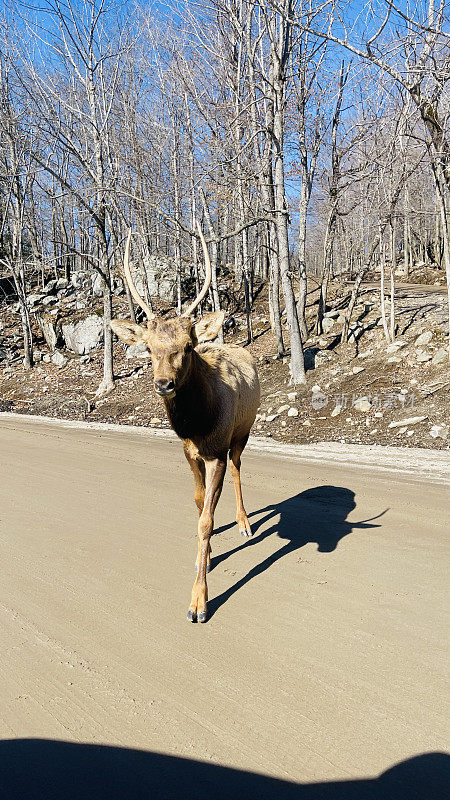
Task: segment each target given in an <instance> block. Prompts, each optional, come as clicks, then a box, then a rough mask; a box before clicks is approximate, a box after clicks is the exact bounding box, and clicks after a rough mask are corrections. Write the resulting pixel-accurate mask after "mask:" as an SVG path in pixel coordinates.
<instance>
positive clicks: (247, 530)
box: [230, 435, 252, 536]
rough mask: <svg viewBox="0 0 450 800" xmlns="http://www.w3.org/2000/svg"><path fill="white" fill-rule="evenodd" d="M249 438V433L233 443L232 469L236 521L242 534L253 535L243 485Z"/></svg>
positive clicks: (231, 454)
mask: <svg viewBox="0 0 450 800" xmlns="http://www.w3.org/2000/svg"><path fill="white" fill-rule="evenodd" d="M247 440H248V435H247V436H246V437H245V438H244V439H241V440H240V441H239V442H236V443H234V444H232V446H231V448H230V460H231V464H230V470H231V474H232V476H233V483H234V491H235V492H236V522H237V524H238V527H239V533H241V534H242V536H251V535H252V529H251V527H250V522H249V521H248V517H247V513H246V511H245V508H244V501H243V499H242V486H241V454H242V451H243V449H244V447H245V445H246V444H247Z"/></svg>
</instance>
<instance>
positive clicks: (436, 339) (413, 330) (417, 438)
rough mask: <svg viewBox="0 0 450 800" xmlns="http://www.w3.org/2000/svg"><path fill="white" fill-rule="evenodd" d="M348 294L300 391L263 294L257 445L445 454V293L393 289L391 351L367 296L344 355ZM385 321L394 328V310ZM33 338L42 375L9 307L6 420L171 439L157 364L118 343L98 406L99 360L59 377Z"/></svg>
mask: <svg viewBox="0 0 450 800" xmlns="http://www.w3.org/2000/svg"><path fill="white" fill-rule="evenodd" d="M428 280H429V278H428ZM313 286H314V284H313ZM350 291H351V286H350V284H348V285H347V284H341V283H338V282H333V283H332V285H331V289H330V295H329V302H328V305H327V320H328V321H327V327H328V332H327V333H326V334H323V335H321V336H317V335H315V334H314V333H311V334H310V336H309V338H308V340H307V341H306V342H305V356H306V359H305V360H306V366H307V382H306V384H305V385H304V386H296V387H293V386H292V385H290V383H289V377H290V376H289V364H288V358H287V357H286V358H284V359H277V358H276V356H275V353H276V347H275V340H274V336H273V334H272V332H271V330H270V325H269V319H268V315H267V296H266V292H265V291H264V290H263V291H262V292H261V293H260V295H259V296H258V298H257V300H256V303H255V310H254V314H253V330H254V342H253V343H252V344H251V345H250V346H249V350H250V351H251V352H252V353H253V355H254V356H255V358H256V359H257V362H258V370H259V375H260V380H261V387H262V399H261V407H260V411H259V415H258V417H257V420H256V423H255V426H254V428H253V433H254V434H255V435H256V436H264V437H271V438H273V439H275V440H279V441H283V442H286V443H299V444H306V443H309V442H321V441H335V442H345V443H353V444H357V443H365V444H384V445H402V446H413V447H432V448H449V446H450V436H449V417H450V391H449V386H450V375H449V364H448V359H447V358H446V354H445V350H446V348H447V347H448V333H447V331H448V311H447V290H446V287H445V286H443V285H441V284H439V283H437V284H436V285H435V284H431V285H430V284H429V283H428V284H422V283H420V278H419V280H418V282H414V283H408V284H399V285H398V286H397V287H396V291H395V322H396V339H395V343H394V344H391V345H389V344H388V343H387V342H386V339H385V335H384V332H383V327H382V324H381V320H380V293H379V286H377V284H376V283H375V282H372V283H370V282H367V283H366V284H363V287H362V291H361V293H360V297H359V301H358V304H357V306H356V307H355V312H354V316H353V326H352V328H351V329H353V333H354V336H353V341H352V342H350V343H349V344H348V345H346V346H342V345H340V343H339V338H340V332H341V329H342V316H341V313H342V311H343V310H345V307H346V305H347V303H348V298H349V295H350ZM90 303H91V306H90V308H87V309H86V312H85V313H88V312H90V311H94V310H100V301H99V300H98V299H96V298H92V299H91V301H90ZM317 303H318V289H317V288H312V289H311V291H310V292H309V295H308V311H307V318H308V324H309V329H310V330H311V331H313V329H314V320H315V315H316V312H317ZM114 313H115V314H117V313H121V314H122V315H125V314H126V303H125V300H124V298H122V297H118V298H117V297H116V298H114ZM387 314H388V320H389V302H387ZM233 320H234V323H235V325H234V328H233V329H232V332H229V333H227V334H226V336H225V341H226V342H227V343H233V344H244V343H245V340H246V324H245V317H244V315H243V314H242V313H233ZM35 333H36V337H37V340H36V349H37V351H38V352H37V358H38V363H37V365H36V366H35V367H34V368H33V369H32V370H25V369H24V367H23V365H22V360H21V351H20V316H19V314H18V313H17V311H14V310H13V306H11V305H9V306H8V305H3V307H2V308H1V309H0V336H1V337H2V346H3V347H4V348H5V349H7V350H8V352H9V353H10V358H9V360H8V361H7V362H6V363H5V361H3V362H1V363H0V411H14V412H19V413H23V414H34V415H41V416H49V417H59V418H65V419H78V420H81V419H82V420H87V421H93V422H115V423H120V424H123V425H135V426H150V427H154V428H167V427H168V422H167V420H166V417H165V412H164V407H163V404H162V402H161V401H160V400H159V398H158V397H157V396H156V394H155V393H154V391H153V388H152V369H151V364H150V361H149V359H148V358H147V357H146V356H145V355H143V356H142V355H141V356H140V357H132V358H130V357H127V355H129V354H127V348H126V346H125V345H123V344H122V343H121V342H116V344H115V371H116V376H117V384H116V389H115V391H114V392H113V393H111V394H110V395H109V396H107V397H105V398H104V399H102V400H100V401H95V398H94V395H95V392H96V390H97V387H98V385H99V383H100V380H101V374H102V366H103V351H102V349H99V350H97V351H94V352H91V353H90V355H89V356H84V357H80V356H77V355H75V354H71V353H70V352H69V351H67V350H64V356H65V358H64V362H65V363H64V364H63V366H61V367H59V366H57V365H56V364H54V363H52V361H51V360H50V353H49V350H48V348H47V346H46V345H45V341H44V339H43V338H42V336H41V337H40V338H39V331H38V329H37V327H36V330H35ZM419 337H420V338H419ZM286 339H287V336H286ZM11 354H12V357H11ZM2 365H3V366H2Z"/></svg>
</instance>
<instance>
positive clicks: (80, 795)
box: [0, 739, 450, 800]
mask: <svg viewBox="0 0 450 800" xmlns="http://www.w3.org/2000/svg"><path fill="white" fill-rule="evenodd" d="M449 773H450V756H448V755H446V754H445V753H426V754H423V755H419V756H415V757H413V758H410V759H408V760H407V761H403V762H401V763H400V764H397V765H395V766H394V767H391V768H390V769H388V770H387V771H386V772H383V773H382V774H381V775H380V776H379V777H377V778H373V779H365V780H350V781H332V782H329V783H314V784H303V783H302V784H299V783H291V782H289V781H284V780H277V779H276V778H269V777H267V776H265V775H259V774H256V773H252V772H245V771H243V770H237V769H229V768H228V767H220V766H217V765H215V764H210V763H204V762H201V761H191V760H188V759H185V758H178V757H173V756H166V755H162V754H159V753H153V752H147V751H144V750H130V749H127V748H122V747H108V746H104V745H96V744H77V743H74V742H61V741H59V742H58V741H51V740H48V739H17V740H14V741H13V740H7V741H3V742H0V797H1V798H2V800H203V798H212V799H213V800H225V798H226V800H230V798H233V800H234V798H245V800H269V798H270V800H444V798H445V799H446V798H448V797H449V791H450V786H449V777H450V776H449Z"/></svg>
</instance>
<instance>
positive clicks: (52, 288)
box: [42, 279, 58, 294]
mask: <svg viewBox="0 0 450 800" xmlns="http://www.w3.org/2000/svg"><path fill="white" fill-rule="evenodd" d="M57 283H58V281H57V280H55V279H53V280H51V281H47V283H46V284H45V286H44V288H43V290H42V291H43V292H44V294H53V293H54V292H56V284H57Z"/></svg>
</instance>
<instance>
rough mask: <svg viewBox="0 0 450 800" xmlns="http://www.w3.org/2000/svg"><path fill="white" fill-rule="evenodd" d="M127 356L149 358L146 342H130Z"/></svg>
mask: <svg viewBox="0 0 450 800" xmlns="http://www.w3.org/2000/svg"><path fill="white" fill-rule="evenodd" d="M126 355H127V358H148V355H149V354H148V350H147V348H146V346H145V344H130V346H129V347H127V353H126Z"/></svg>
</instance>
